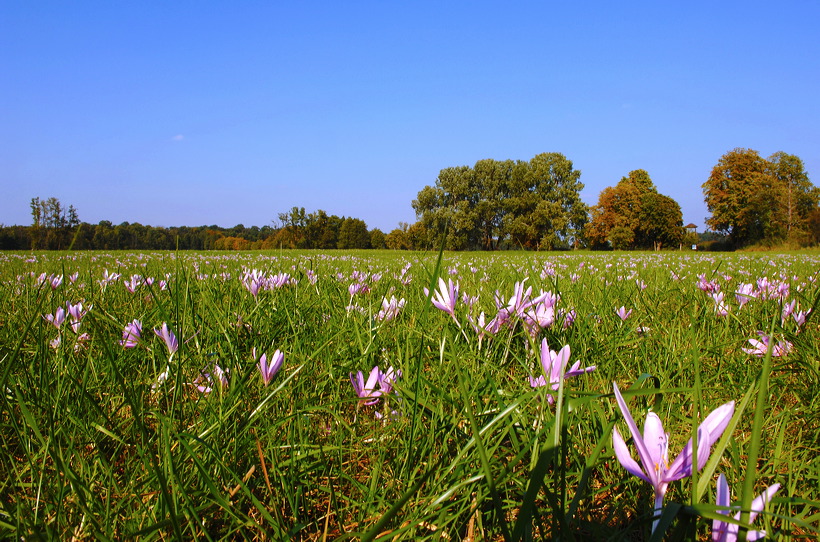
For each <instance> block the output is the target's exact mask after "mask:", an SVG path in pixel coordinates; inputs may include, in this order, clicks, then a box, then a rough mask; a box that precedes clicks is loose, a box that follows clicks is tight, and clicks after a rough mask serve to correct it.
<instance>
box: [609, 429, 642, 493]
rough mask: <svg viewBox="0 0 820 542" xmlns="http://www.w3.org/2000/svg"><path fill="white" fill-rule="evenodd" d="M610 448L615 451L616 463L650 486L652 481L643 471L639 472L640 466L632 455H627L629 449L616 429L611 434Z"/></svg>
mask: <svg viewBox="0 0 820 542" xmlns="http://www.w3.org/2000/svg"><path fill="white" fill-rule="evenodd" d="M612 448H613V449H614V450H615V457H617V458H618V462H619V463H620V464H621V465H622V466H623V468H625V469H626V470H627V472H629V473H630V474H633V475H635V476H637V477H638V478H640V479H641V480H644V481H645V482H649V483H650V484H651V483H652V481H651V480H649V478H647V477H646V474H644V472H643V470H641V466H640V465H639V464H638V462H637V461H635V460H634V459H632V455H631V454H630V453H629V448H628V447H627V445H626V442H624V439H623V437H622V436H621V433H620V432H618V428H617V427H615V428H614V430H613V432H612Z"/></svg>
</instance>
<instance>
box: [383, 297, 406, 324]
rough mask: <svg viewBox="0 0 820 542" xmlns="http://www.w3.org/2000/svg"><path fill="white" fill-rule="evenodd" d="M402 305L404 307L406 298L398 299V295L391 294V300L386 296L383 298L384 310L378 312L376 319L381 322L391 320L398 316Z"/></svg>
mask: <svg viewBox="0 0 820 542" xmlns="http://www.w3.org/2000/svg"><path fill="white" fill-rule="evenodd" d="M402 307H404V298H401V300H399V301H396V296H390V301H388V300H387V298H386V297H385V298H383V299H382V310H380V311H379V312H378V314H376V320H378V321H379V322H389V321H390V320H393V319H394V318H395V317H396V316H398V314H399V311H400V310H401V309H402Z"/></svg>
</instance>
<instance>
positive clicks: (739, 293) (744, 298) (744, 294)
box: [735, 284, 755, 307]
mask: <svg viewBox="0 0 820 542" xmlns="http://www.w3.org/2000/svg"><path fill="white" fill-rule="evenodd" d="M754 298H755V288H754V286H753V285H751V284H740V285H738V287H737V289H736V291H735V299H736V300H737V302H738V304H739V305H740V306H741V307H742V306H743V305H745V304H746V303H748V302H749V301H751V300H752V299H754Z"/></svg>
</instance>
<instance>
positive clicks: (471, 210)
mask: <svg viewBox="0 0 820 542" xmlns="http://www.w3.org/2000/svg"><path fill="white" fill-rule="evenodd" d="M580 175H581V172H580V171H577V170H574V169H573V166H572V162H571V161H569V160H567V159H566V157H564V156H563V155H562V154H559V153H544V154H539V155H538V156H536V157H534V158H533V159H532V160H530V161H529V162H522V161H513V160H504V161H497V160H492V159H487V160H479V161H478V162H476V164H475V166H474V167H472V168H471V167H468V166H461V167H452V168H446V169H442V170H441V172H440V173H439V176H438V179H437V180H436V184H435V186H425V187H424V188H423V189H422V190H421V191H419V193H418V196H417V198H416V199H415V200H414V201H413V208H414V209H415V211H416V216H417V217H418V223H419V224H420V225H421V227H422V229H423V230H424V231H425V232H426V233H427V234H428V235H431V234H432V235H441V234H442V233H443V232H444V231H447V238H446V240H445V245H446V247H447V248H448V249H450V250H465V249H485V250H492V249H494V248H497V247H498V246H499V245H500V244H502V243H503V242H505V241H507V240H509V242H510V243H512V244H513V245H514V246H520V247H523V248H529V249H538V248H544V249H552V248H558V247H562V246H571V245H572V244H573V243H574V241H575V239H577V237H578V234H579V232H580V231H581V229H582V228H583V225H584V223H585V221H586V217H587V207H586V205H584V204H583V202H582V201H581V199H580V195H579V192H580V190H582V189H583V184H581V183H580V181H579V178H580ZM427 241H428V242H430V243H432V244H435V239H427Z"/></svg>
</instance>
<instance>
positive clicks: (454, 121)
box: [0, 0, 820, 231]
mask: <svg viewBox="0 0 820 542" xmlns="http://www.w3.org/2000/svg"><path fill="white" fill-rule="evenodd" d="M818 24H820V3H818V2H816V1H814V0H810V1H789V0H786V1H784V2H779V3H773V2H758V1H744V2H739V1H728V2H723V1H709V2H700V1H694V2H692V1H690V2H663V1H657V0H655V1H647V2H629V1H626V2H612V1H600V2H566V1H562V2H552V1H547V0H545V1H540V2H515V1H512V2H503V3H502V2H484V1H470V2H455V1H437V2H390V1H379V2H375V1H374V2H358V1H349V2H311V1H304V2H302V1H299V2H276V1H264V2H242V1H238V2H205V1H196V2H194V1H188V2H111V1H101V2H85V1H82V0H80V1H77V2H36V1H35V2H25V1H15V2H11V1H6V0H0V181H2V188H3V197H2V198H0V223H4V224H6V225H10V224H29V223H30V221H31V217H30V211H29V202H30V200H31V198H32V197H34V196H38V197H40V198H47V197H50V196H56V197H57V198H59V199H60V200H61V201H62V203H63V204H64V205H66V206H67V205H68V204H73V205H74V206H75V207H76V208H77V209H78V211H79V216H80V219H81V220H84V221H86V222H90V223H97V222H99V221H100V220H110V221H111V222H113V223H114V224H118V223H120V222H124V221H128V222H140V223H142V224H150V225H158V226H176V225H188V226H197V225H206V224H207V225H210V224H217V225H220V226H225V227H230V226H234V225H236V224H238V223H242V224H244V225H245V226H252V225H257V226H262V225H265V224H270V223H271V220H274V219H276V217H277V214H278V213H279V212H283V211H287V210H288V209H290V208H291V207H293V206H300V207H305V208H306V210H307V211H314V210H317V209H324V210H325V211H327V212H328V213H330V214H337V215H340V216H341V215H344V216H352V217H357V218H361V219H364V220H365V222H367V224H368V226H369V227H371V228H373V227H378V228H381V229H382V230H384V231H389V230H391V229H393V228H395V227H396V226H397V224H398V223H399V222H400V221H403V222H414V221H415V215H414V212H413V210H412V207H411V206H410V203H411V201H412V200H413V198H414V197H415V196H416V194H417V193H418V191H419V190H420V189H421V188H422V187H424V186H425V185H428V184H429V185H432V184H434V183H435V180H436V176H437V174H438V172H439V170H441V169H442V168H445V167H450V166H459V165H473V164H474V163H475V162H476V161H477V160H480V159H484V158H495V159H499V160H503V159H521V160H529V159H530V158H532V157H533V156H535V155H536V154H538V153H541V152H560V153H563V154H564V155H566V156H567V158H569V159H570V160H572V161H573V163H574V165H575V167H576V168H577V169H580V170H581V172H582V175H581V180H582V182H583V183H584V184H585V185H586V188H585V189H584V191H583V192H582V197H583V199H584V201H586V202H587V203H589V204H590V205H592V204H595V203H596V202H597V199H598V195H599V193H600V191H601V190H602V189H603V188H605V187H606V186H611V185H614V184H615V183H617V182H618V180H620V178H621V177H623V176H625V175H626V174H627V173H628V172H629V171H630V170H633V169H639V168H640V169H645V170H647V171H648V172H649V174H650V176H651V177H652V179H653V181H654V182H655V184H656V185H657V186H658V189H659V191H660V192H661V193H664V194H667V195H669V196H671V197H673V198H675V199H676V200H677V201H678V202H679V203H680V204H681V207H682V209H683V212H684V221H685V222H695V223H696V224H698V225H700V226H702V224H703V219H704V217H705V216H706V215H707V211H706V207H705V205H704V204H703V195H702V191H701V184H702V183H703V182H704V181H705V180H706V178H707V177H708V175H709V172H710V170H711V168H712V167H713V166H714V165H715V163H716V162H717V160H718V159H719V158H720V156H721V155H723V154H724V153H726V152H728V151H729V150H731V149H733V148H735V147H747V148H752V149H756V150H757V151H759V152H760V153H761V154H762V155H763V156H764V157H767V156H769V155H771V154H772V153H774V152H776V151H781V150H782V151H785V152H787V153H790V154H796V155H798V156H799V157H801V158H802V159H803V161H804V162H805V164H806V169H807V170H808V172H809V176H810V178H811V179H812V180H813V182H815V184H820V156H818V153H820V98H818V96H820V38H818V35H817V31H818V30H817V26H818Z"/></svg>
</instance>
